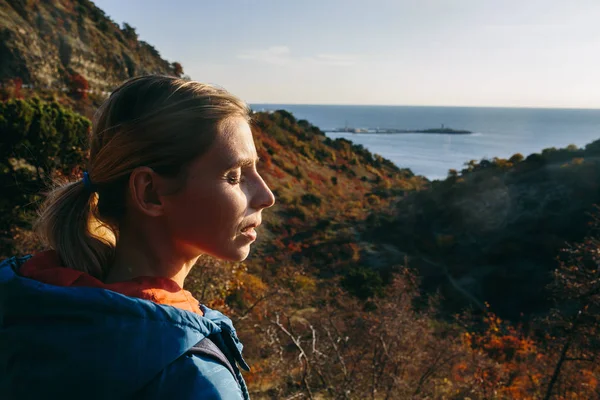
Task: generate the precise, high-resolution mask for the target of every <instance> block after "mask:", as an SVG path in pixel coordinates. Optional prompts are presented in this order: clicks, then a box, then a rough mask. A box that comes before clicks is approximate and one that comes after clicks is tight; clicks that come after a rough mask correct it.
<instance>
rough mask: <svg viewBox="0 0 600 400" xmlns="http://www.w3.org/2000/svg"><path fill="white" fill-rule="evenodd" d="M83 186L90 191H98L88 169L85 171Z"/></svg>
mask: <svg viewBox="0 0 600 400" xmlns="http://www.w3.org/2000/svg"><path fill="white" fill-rule="evenodd" d="M83 186H85V188H86V189H87V191H88V192H90V193H94V192H95V191H96V188H94V185H93V184H92V180H91V179H90V174H88V173H87V171H86V172H84V173H83Z"/></svg>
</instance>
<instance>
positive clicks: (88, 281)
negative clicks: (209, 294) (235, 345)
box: [19, 250, 203, 315]
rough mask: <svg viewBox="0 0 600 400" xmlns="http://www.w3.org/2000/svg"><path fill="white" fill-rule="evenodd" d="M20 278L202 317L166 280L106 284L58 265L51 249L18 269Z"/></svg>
mask: <svg viewBox="0 0 600 400" xmlns="http://www.w3.org/2000/svg"><path fill="white" fill-rule="evenodd" d="M19 275H21V276H23V277H25V278H30V279H35V280H36V281H39V282H43V283H47V284H50V285H54V286H72V287H93V288H100V289H107V290H112V291H113V292H117V293H121V294H123V295H125V296H129V297H136V298H139V299H144V300H150V301H153V302H155V303H157V304H164V305H169V306H173V307H177V308H180V309H182V310H186V311H191V312H194V313H196V314H200V315H203V313H202V310H200V304H199V303H198V300H196V299H195V298H194V296H192V294H191V293H190V292H188V291H187V290H184V289H182V288H181V287H179V285H178V284H177V283H175V282H174V281H172V280H171V279H169V278H163V277H155V276H140V277H137V278H134V279H132V280H130V281H125V282H115V283H109V284H106V283H104V282H102V281H100V280H99V279H96V278H94V277H93V276H91V275H89V274H86V273H85V272H82V271H77V270H74V269H70V268H66V267H64V266H62V265H61V262H60V259H59V257H58V254H57V253H56V252H55V251H54V250H49V251H44V252H41V253H38V254H36V255H35V256H33V257H32V258H30V259H29V260H27V262H25V264H23V265H22V266H21V268H20V269H19Z"/></svg>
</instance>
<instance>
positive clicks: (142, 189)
mask: <svg viewBox="0 0 600 400" xmlns="http://www.w3.org/2000/svg"><path fill="white" fill-rule="evenodd" d="M161 183H162V182H161V179H160V177H159V176H158V174H156V172H154V170H152V168H149V167H138V168H136V169H134V170H133V172H132V173H131V175H130V177H129V193H130V196H131V202H132V203H133V204H132V205H133V206H134V207H135V208H136V209H137V210H138V211H139V212H141V213H143V214H146V215H148V216H150V217H158V216H161V215H162V214H163V211H164V207H163V204H162V202H161V198H160V195H159V193H160V189H161V188H160V185H161Z"/></svg>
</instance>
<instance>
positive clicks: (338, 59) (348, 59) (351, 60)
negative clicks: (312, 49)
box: [315, 54, 359, 67]
mask: <svg viewBox="0 0 600 400" xmlns="http://www.w3.org/2000/svg"><path fill="white" fill-rule="evenodd" d="M358 59H359V56H357V55H354V54H319V55H317V56H316V57H315V60H316V61H317V62H318V63H321V64H327V65H336V66H340V67H348V66H350V65H354V64H356V63H357V62H358Z"/></svg>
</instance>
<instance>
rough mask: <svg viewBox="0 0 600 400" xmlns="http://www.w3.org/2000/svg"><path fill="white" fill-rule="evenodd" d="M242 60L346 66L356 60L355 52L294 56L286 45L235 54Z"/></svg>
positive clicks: (281, 63)
mask: <svg viewBox="0 0 600 400" xmlns="http://www.w3.org/2000/svg"><path fill="white" fill-rule="evenodd" d="M237 57H238V58H239V59H242V60H252V61H257V62H261V63H264V64H270V65H279V66H284V65H295V66H297V65H310V64H312V65H315V64H316V65H331V66H337V67H348V66H351V65H354V64H356V63H357V62H358V60H359V58H360V56H358V55H355V54H333V53H332V54H318V55H315V56H310V57H294V56H293V55H292V51H291V50H290V48H289V47H288V46H271V47H268V48H266V49H252V50H246V51H244V52H242V53H240V54H238V56H237Z"/></svg>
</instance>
